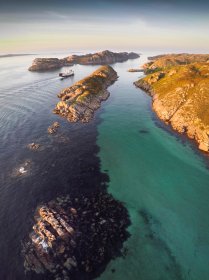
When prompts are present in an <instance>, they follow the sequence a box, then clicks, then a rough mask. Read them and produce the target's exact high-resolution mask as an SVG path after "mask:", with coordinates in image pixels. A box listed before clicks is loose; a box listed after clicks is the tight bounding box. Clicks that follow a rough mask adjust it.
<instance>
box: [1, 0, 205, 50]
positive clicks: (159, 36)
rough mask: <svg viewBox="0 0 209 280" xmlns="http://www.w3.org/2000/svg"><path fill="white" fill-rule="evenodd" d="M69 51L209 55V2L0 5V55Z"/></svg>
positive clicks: (61, 0) (51, 0)
mask: <svg viewBox="0 0 209 280" xmlns="http://www.w3.org/2000/svg"><path fill="white" fill-rule="evenodd" d="M69 49H70V50H87V49H88V50H91V49H92V50H103V49H112V50H138V51H141V50H159V51H160V50H162V51H164V50H167V51H169V50H171V51H187V52H205V53H209V1H203V0H199V1H186V0H185V1H184V0H182V1H178V0H177V1H172V0H171V1H163V0H160V1H154V0H152V1H149V0H147V1H140V0H138V1H136V0H126V1H123V0H122V1H118V0H115V1H114V0H112V1H105V0H103V1H102V0H97V1H93V0H86V1H82V0H80V1H79V0H74V1H71V0H70V1H67V0H56V1H55V0H36V1H32V0H31V1H30V0H28V1H26V0H19V1H17V0H16V1H15V0H7V1H2V0H1V1H0V53H21V52H39V51H40V52H41V51H47V50H50V51H58V50H63V51H64V50H69Z"/></svg>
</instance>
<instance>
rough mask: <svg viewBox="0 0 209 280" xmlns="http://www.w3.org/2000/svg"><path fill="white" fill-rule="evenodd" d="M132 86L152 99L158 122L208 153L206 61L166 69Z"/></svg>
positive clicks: (208, 69) (208, 81)
mask: <svg viewBox="0 0 209 280" xmlns="http://www.w3.org/2000/svg"><path fill="white" fill-rule="evenodd" d="M135 85H136V86H137V87H139V88H141V89H144V90H145V91H146V92H148V93H149V94H150V95H151V96H152V97H153V109H154V111H155V112H156V113H157V115H158V117H159V118H160V119H161V120H163V121H165V122H166V123H170V124H171V126H172V127H173V128H174V129H175V130H177V131H178V132H179V133H186V134H187V135H188V137H189V138H191V139H194V140H195V141H196V142H197V143H198V146H199V149H200V150H202V151H205V152H209V62H205V63H199V62H198V63H191V64H188V65H181V66H173V67H168V68H165V69H164V70H163V71H158V72H155V73H152V74H149V75H148V76H146V77H145V78H143V79H140V80H138V81H137V82H135Z"/></svg>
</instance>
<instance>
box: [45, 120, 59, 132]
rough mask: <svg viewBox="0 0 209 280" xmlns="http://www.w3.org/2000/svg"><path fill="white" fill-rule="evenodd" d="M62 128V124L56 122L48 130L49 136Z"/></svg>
mask: <svg viewBox="0 0 209 280" xmlns="http://www.w3.org/2000/svg"><path fill="white" fill-rule="evenodd" d="M59 127H60V124H59V123H58V122H54V123H53V124H52V125H50V126H49V127H48V129H47V131H48V133H49V134H55V133H56V132H57V130H58V128H59Z"/></svg>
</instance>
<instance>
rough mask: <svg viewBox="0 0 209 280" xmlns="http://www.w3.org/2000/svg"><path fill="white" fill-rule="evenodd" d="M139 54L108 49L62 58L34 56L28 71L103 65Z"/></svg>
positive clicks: (136, 56) (132, 57) (133, 57)
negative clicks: (79, 65)
mask: <svg viewBox="0 0 209 280" xmlns="http://www.w3.org/2000/svg"><path fill="white" fill-rule="evenodd" d="M138 57H139V54H137V53H134V52H130V53H128V52H119V53H117V52H111V51H108V50H105V51H102V52H97V53H93V54H91V53H90V54H86V55H70V56H67V57H65V58H63V59H58V58H36V59H34V61H33V63H32V66H30V67H29V69H28V70H29V71H46V70H54V69H59V68H61V67H63V66H72V65H74V64H82V65H103V64H104V65H105V64H113V63H116V62H124V61H127V60H128V59H135V58H138Z"/></svg>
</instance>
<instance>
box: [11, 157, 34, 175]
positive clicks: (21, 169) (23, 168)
mask: <svg viewBox="0 0 209 280" xmlns="http://www.w3.org/2000/svg"><path fill="white" fill-rule="evenodd" d="M31 164H32V162H31V160H28V159H27V160H25V161H24V162H23V163H22V164H20V165H19V166H18V167H16V168H15V169H14V170H13V172H12V177H21V176H25V175H27V174H28V173H29V172H30V169H31Z"/></svg>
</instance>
